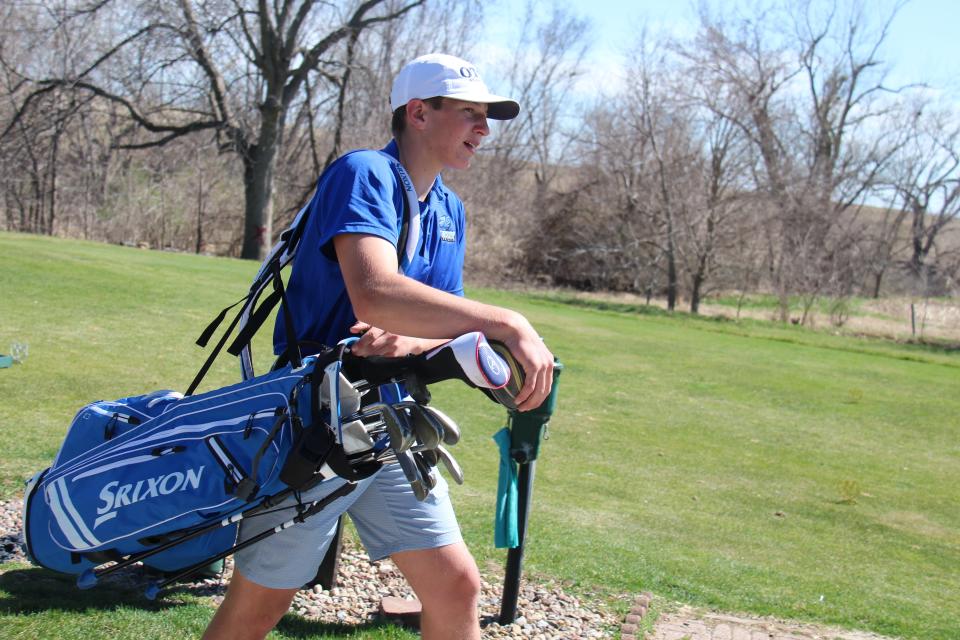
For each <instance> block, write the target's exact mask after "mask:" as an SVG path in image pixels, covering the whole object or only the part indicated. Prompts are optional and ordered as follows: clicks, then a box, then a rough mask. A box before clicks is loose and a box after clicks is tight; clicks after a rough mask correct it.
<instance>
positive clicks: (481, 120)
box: [473, 116, 490, 136]
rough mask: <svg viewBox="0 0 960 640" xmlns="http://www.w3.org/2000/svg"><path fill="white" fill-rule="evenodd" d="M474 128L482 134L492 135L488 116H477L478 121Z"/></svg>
mask: <svg viewBox="0 0 960 640" xmlns="http://www.w3.org/2000/svg"><path fill="white" fill-rule="evenodd" d="M473 130H474V131H476V132H477V133H479V134H480V135H482V136H487V135H490V125H489V124H488V123H487V117H486V116H479V117H477V122H476V124H475V125H473Z"/></svg>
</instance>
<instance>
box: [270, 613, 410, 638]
mask: <svg viewBox="0 0 960 640" xmlns="http://www.w3.org/2000/svg"><path fill="white" fill-rule="evenodd" d="M399 629H400V628H399V627H398V626H397V625H396V624H394V623H392V622H388V621H385V620H375V621H370V622H364V623H362V624H344V623H332V622H320V621H319V620H308V619H307V618H303V617H301V616H297V615H293V614H290V613H288V614H287V615H285V616H283V618H281V619H280V622H278V623H277V626H276V627H275V630H276V631H277V632H278V633H281V634H283V636H284V637H285V638H314V639H315V638H317V636H320V637H324V636H347V637H351V638H368V637H370V638H399V637H401V635H400V630H399ZM371 632H379V633H377V634H376V635H371Z"/></svg>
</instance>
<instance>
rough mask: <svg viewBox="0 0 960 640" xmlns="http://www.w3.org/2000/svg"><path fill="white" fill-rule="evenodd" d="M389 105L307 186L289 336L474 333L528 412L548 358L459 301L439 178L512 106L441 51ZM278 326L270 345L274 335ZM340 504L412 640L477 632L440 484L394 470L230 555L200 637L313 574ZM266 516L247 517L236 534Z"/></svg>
mask: <svg viewBox="0 0 960 640" xmlns="http://www.w3.org/2000/svg"><path fill="white" fill-rule="evenodd" d="M390 102H391V108H392V109H393V125H392V127H393V134H394V140H393V141H392V142H391V143H390V144H388V145H387V146H386V147H385V148H384V149H383V150H382V151H380V152H378V151H357V152H353V153H350V154H347V155H346V156H344V157H342V158H340V159H339V160H338V161H337V162H335V163H334V164H333V165H332V166H331V167H330V168H329V169H328V170H327V171H326V172H325V173H324V175H323V176H322V177H321V179H320V182H319V184H318V186H317V192H316V194H315V196H314V198H313V201H312V202H311V205H310V206H311V207H312V208H313V209H312V211H311V214H310V221H309V226H308V228H307V229H306V230H305V232H304V237H303V239H302V244H301V248H300V250H299V251H298V255H297V257H296V259H295V261H294V265H293V270H292V273H291V276H290V284H289V287H288V299H289V304H290V308H289V309H287V311H288V312H289V313H290V314H291V315H292V317H293V319H294V323H295V326H296V330H297V334H298V338H299V339H301V340H306V341H312V342H317V343H323V344H331V345H332V344H336V343H337V342H338V341H340V340H341V339H343V338H345V337H349V336H350V335H351V334H355V335H359V336H360V338H359V340H358V341H357V342H356V343H354V344H353V345H352V346H351V349H352V350H353V352H354V353H357V354H358V355H362V356H370V355H383V356H402V355H406V354H408V353H419V352H422V351H424V350H425V349H429V348H431V347H433V346H435V345H438V344H440V343H442V342H444V341H446V340H447V339H450V338H454V337H456V336H459V335H462V334H464V333H468V332H471V331H481V332H483V333H484V334H485V335H486V336H487V337H488V338H491V339H496V340H500V341H501V342H503V343H505V344H506V345H507V347H508V348H509V349H510V351H511V352H512V353H513V354H514V356H515V357H516V358H517V360H518V361H519V362H520V364H521V365H522V366H523V369H524V371H525V373H526V381H525V384H524V386H523V389H522V390H521V391H520V394H519V395H518V396H517V401H518V406H519V408H520V409H521V410H529V409H533V408H536V407H538V406H539V405H540V404H541V403H542V402H543V400H544V399H545V398H546V397H547V395H548V394H549V392H550V386H551V384H552V370H553V356H552V354H551V353H550V352H549V351H548V350H547V348H546V347H545V346H544V344H543V342H542V341H541V339H540V337H539V336H538V335H537V332H536V331H534V329H533V327H532V326H531V325H530V323H529V322H527V320H526V319H525V318H524V317H523V316H521V315H520V314H518V313H515V312H513V311H510V310H508V309H504V308H501V307H494V306H490V305H486V304H481V303H479V302H474V301H470V300H467V299H465V298H464V297H463V279H462V267H463V249H464V245H465V236H464V227H465V224H464V212H463V204H462V203H461V202H460V199H459V198H458V197H457V196H456V194H454V193H453V192H452V191H450V190H449V189H447V188H446V187H445V186H444V184H443V181H442V180H441V178H440V172H441V171H442V170H444V169H466V168H468V167H469V166H470V163H471V161H472V160H473V157H474V155H475V154H476V152H477V148H478V147H479V146H480V144H481V142H482V141H483V139H484V138H485V137H486V136H487V135H488V134H489V133H490V129H489V127H488V126H487V118H494V119H510V118H514V117H516V115H517V114H518V113H519V110H520V107H519V105H518V104H517V103H516V102H514V101H512V100H510V99H508V98H504V97H501V96H497V95H493V94H492V93H490V92H489V90H488V89H487V87H486V85H485V84H484V83H483V81H482V80H481V79H480V76H479V75H478V73H477V71H476V69H475V67H474V66H473V65H471V64H470V63H468V62H466V61H465V60H461V59H459V58H455V57H453V56H448V55H442V54H431V55H427V56H422V57H420V58H417V59H416V60H414V61H413V62H411V63H410V64H408V65H407V66H406V67H404V68H403V69H402V70H401V71H400V73H399V74H398V76H397V78H396V79H395V81H394V85H393V91H392V92H391V96H390ZM388 156H389V157H388ZM391 157H392V158H393V159H394V160H399V162H400V163H401V164H402V165H403V167H404V168H405V169H406V171H407V173H408V174H409V176H410V179H411V180H412V182H413V187H414V189H415V190H416V193H417V196H418V198H419V205H420V212H419V213H420V220H421V234H420V235H421V239H420V242H419V243H418V246H417V251H416V252H414V255H413V258H412V260H410V261H409V263H408V264H407V263H406V261H404V262H405V264H404V269H403V271H402V272H400V271H399V261H398V256H397V254H398V248H397V244H398V238H399V236H400V233H399V229H400V222H401V221H402V219H403V215H404V206H405V205H404V199H405V192H404V189H403V187H402V185H400V184H399V183H398V178H397V174H396V172H395V171H394V169H393V166H392V162H393V160H391ZM281 325H282V323H281V322H278V327H277V330H276V332H275V350H276V351H277V353H281V352H282V349H283V347H284V344H283V343H284V342H285V337H284V336H285V334H284V331H283V329H282V327H281ZM339 484H342V481H340V480H339V479H333V480H327V481H324V482H322V483H321V484H320V485H318V486H317V487H315V488H313V489H311V490H310V492H308V493H307V494H306V495H305V496H304V497H305V499H316V497H318V496H322V495H325V494H327V493H329V492H330V491H332V490H333V489H334V488H336V487H337V486H339ZM344 511H346V512H348V513H349V514H350V516H351V519H352V520H353V521H354V524H355V525H356V527H357V531H358V533H359V534H360V537H361V539H362V541H363V544H364V546H365V547H366V548H367V552H368V553H369V555H370V557H371V559H372V560H376V559H379V558H384V557H388V556H389V557H390V558H391V559H392V560H393V561H394V563H395V564H396V565H397V567H398V568H399V569H400V570H401V571H402V572H403V574H404V575H405V576H406V578H407V580H408V582H409V583H410V585H411V587H412V588H413V590H414V592H415V593H416V594H417V597H418V598H419V599H420V601H421V604H422V607H423V612H422V616H421V632H422V635H423V637H424V638H427V639H435V640H452V639H455V638H467V639H476V638H479V637H480V628H479V623H478V616H477V598H478V593H479V588H480V584H479V574H478V571H477V567H476V564H475V563H474V560H473V558H472V556H471V555H470V552H469V551H468V550H467V548H466V546H465V545H464V544H463V540H462V538H461V536H460V529H459V526H458V525H457V521H456V518H455V516H454V514H453V508H452V506H451V504H450V500H449V497H448V494H447V486H446V483H445V482H444V481H443V479H442V478H441V479H440V481H439V482H438V484H437V487H436V488H434V490H433V491H432V492H431V494H430V496H428V498H427V500H425V501H424V502H419V501H417V500H416V498H415V497H414V495H413V492H412V490H411V488H410V486H409V484H408V483H407V481H406V480H405V478H404V476H403V474H402V472H401V471H400V469H399V467H398V465H396V464H390V465H386V466H385V467H383V468H382V469H381V470H380V471H378V472H377V473H376V474H375V475H374V476H372V477H371V478H368V479H366V480H363V481H361V482H360V483H359V485H358V487H357V489H356V490H354V491H353V492H352V493H350V494H349V495H347V496H344V497H343V498H340V499H339V500H337V501H336V502H334V503H333V504H331V505H330V506H329V507H327V508H326V509H325V510H324V511H322V512H321V513H320V514H318V515H316V516H313V517H312V518H311V519H310V520H307V521H306V522H305V523H304V524H302V525H299V526H297V527H293V528H291V529H288V530H286V531H284V532H282V533H280V534H278V535H276V536H273V537H272V538H270V540H269V541H268V542H267V543H266V544H257V545H253V546H251V547H250V548H248V549H246V550H244V551H241V552H240V553H238V554H237V555H236V570H235V571H234V574H233V578H232V580H231V583H230V587H229V589H228V591H227V595H226V598H225V599H224V602H223V604H222V605H221V606H220V608H219V610H218V611H217V613H216V615H215V616H214V619H213V621H212V622H211V623H210V626H209V628H208V629H207V632H206V634H205V635H204V637H205V638H225V639H226V638H229V639H230V640H237V639H240V638H262V637H264V636H265V635H266V634H267V633H268V632H269V631H270V630H271V629H272V628H273V626H274V625H275V624H276V623H277V621H278V620H279V619H280V618H281V617H282V616H283V614H284V613H285V612H286V611H287V609H288V608H289V606H290V603H291V601H292V599H293V596H294V594H295V593H296V592H297V590H298V588H299V587H300V586H301V585H303V584H305V583H307V582H308V581H310V580H311V579H312V578H313V576H314V575H315V574H316V571H317V567H318V566H319V564H320V562H321V561H322V559H323V556H324V553H325V552H326V549H327V546H328V545H329V543H330V540H331V538H332V536H333V533H334V530H335V527H336V521H337V518H338V517H339V515H340V514H341V513H343V512H344ZM286 517H287V516H281V517H279V518H278V520H282V519H285V518H286ZM257 520H261V519H260V518H257ZM263 520H267V519H263ZM274 524H275V523H274V522H267V521H264V522H257V523H253V524H251V525H245V526H244V528H243V529H242V530H241V537H242V538H245V537H249V536H251V535H254V534H255V533H256V532H257V531H259V530H263V529H265V528H267V527H268V526H273V525H274Z"/></svg>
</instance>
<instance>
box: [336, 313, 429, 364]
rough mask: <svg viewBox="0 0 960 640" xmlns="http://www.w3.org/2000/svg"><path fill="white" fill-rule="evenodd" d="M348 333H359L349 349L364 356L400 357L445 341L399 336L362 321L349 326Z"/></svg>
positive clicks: (421, 351)
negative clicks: (357, 338)
mask: <svg viewBox="0 0 960 640" xmlns="http://www.w3.org/2000/svg"><path fill="white" fill-rule="evenodd" d="M350 333H353V334H358V335H360V339H359V340H357V341H356V342H354V343H353V344H352V345H351V346H350V351H352V352H353V353H354V354H356V355H358V356H361V357H364V358H366V357H368V356H384V357H387V358H401V357H403V356H408V355H411V354H412V355H416V354H418V353H423V352H424V351H426V350H427V349H432V348H433V347H435V346H438V345H441V344H443V343H444V342H446V340H427V339H425V338H412V337H410V336H401V335H397V334H395V333H390V332H389V331H384V330H383V329H379V328H377V327H374V326H371V325H369V324H367V323H366V322H362V321H357V323H356V324H354V325H353V326H352V327H350Z"/></svg>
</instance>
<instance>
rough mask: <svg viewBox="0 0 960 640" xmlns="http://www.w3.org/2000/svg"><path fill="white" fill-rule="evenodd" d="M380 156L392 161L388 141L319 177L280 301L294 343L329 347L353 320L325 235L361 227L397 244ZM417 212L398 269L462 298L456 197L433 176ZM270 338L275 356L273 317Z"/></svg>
mask: <svg viewBox="0 0 960 640" xmlns="http://www.w3.org/2000/svg"><path fill="white" fill-rule="evenodd" d="M385 154H386V155H385ZM387 155H389V156H392V157H393V158H394V159H397V160H399V151H398V149H397V144H396V142H395V141H391V142H390V144H388V145H387V146H386V147H384V148H383V150H382V151H372V150H362V151H353V152H350V153H348V154H346V155H344V156H342V157H340V158H339V159H337V160H336V162H334V163H333V164H332V165H330V167H328V168H327V170H326V171H325V172H324V173H323V175H322V176H320V180H319V182H318V183H317V190H316V193H315V194H314V196H313V200H311V202H310V211H309V219H308V220H307V226H306V228H305V230H304V234H303V237H302V238H301V240H300V246H299V248H298V249H297V254H296V257H295V258H294V260H293V269H292V272H291V274H290V281H289V284H288V285H287V300H288V302H289V305H290V310H291V311H292V316H293V324H294V327H296V331H297V337H298V339H299V340H301V341H310V342H318V343H321V344H326V345H334V344H336V343H337V342H338V341H340V340H341V339H343V338H346V337H348V336H349V335H350V327H351V326H352V325H353V324H354V323H355V322H356V320H357V318H356V315H355V314H354V311H353V305H351V304H350V298H349V297H348V296H347V290H346V285H345V284H344V282H343V275H342V274H341V272H340V265H339V264H338V263H337V258H336V252H335V251H334V247H333V239H334V238H335V237H336V236H338V235H340V234H342V233H361V234H367V235H374V236H378V237H381V238H383V239H385V240H387V241H388V242H390V243H391V244H393V245H394V247H396V245H397V238H398V237H399V229H400V226H401V223H402V221H403V215H404V201H405V199H406V195H405V193H404V190H403V187H402V186H401V185H400V183H399V181H398V179H397V176H396V173H395V171H394V170H393V167H392V166H391V162H390V159H389V158H388V157H387ZM419 214H420V229H421V233H420V241H419V243H418V246H417V251H416V253H415V255H414V258H413V260H412V261H411V263H410V264H409V265H408V267H407V268H406V269H405V270H404V274H405V275H407V276H408V277H410V278H413V279H414V280H418V281H419V282H422V283H424V284H426V285H429V286H431V287H434V288H436V289H440V290H442V291H446V292H448V293H452V294H455V295H461V296H462V295H463V255H464V247H465V243H466V234H465V231H466V220H465V218H464V213H463V203H462V202H461V201H460V198H459V197H457V194H455V193H454V192H453V191H450V190H449V189H447V188H446V187H445V186H444V184H443V181H442V180H441V179H440V176H437V179H436V181H435V182H434V184H433V187H432V188H431V189H430V193H429V194H428V196H427V199H426V201H425V202H421V203H420V211H419ZM273 344H274V353H276V354H278V355H279V354H280V353H282V352H283V349H284V348H285V347H286V330H285V328H284V324H283V320H282V318H281V317H280V316H279V315H278V316H277V320H276V323H275V325H274V330H273Z"/></svg>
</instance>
